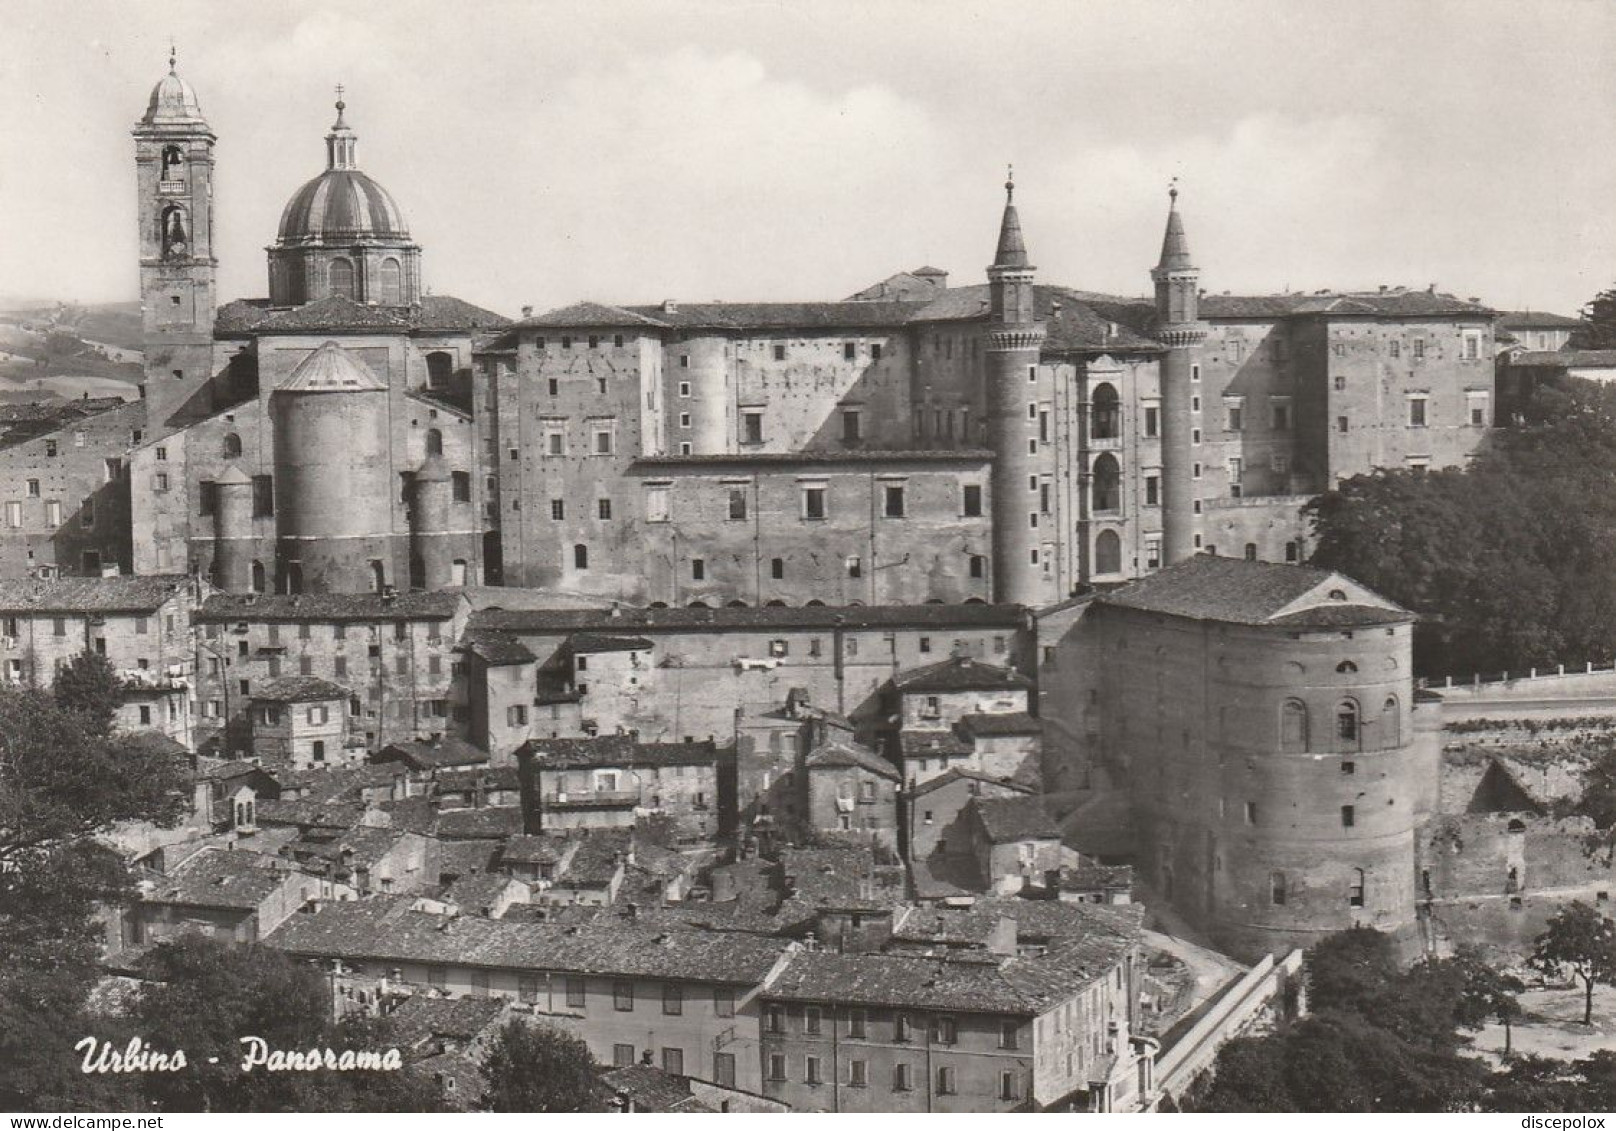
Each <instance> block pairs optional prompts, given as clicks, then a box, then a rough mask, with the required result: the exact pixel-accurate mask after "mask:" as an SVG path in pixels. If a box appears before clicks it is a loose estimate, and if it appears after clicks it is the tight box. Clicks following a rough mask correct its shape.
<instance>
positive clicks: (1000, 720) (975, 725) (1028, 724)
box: [955, 711, 1044, 738]
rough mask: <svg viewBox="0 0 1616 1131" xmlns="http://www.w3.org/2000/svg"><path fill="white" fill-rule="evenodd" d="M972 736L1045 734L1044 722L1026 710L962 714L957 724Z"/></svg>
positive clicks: (993, 736)
mask: <svg viewBox="0 0 1616 1131" xmlns="http://www.w3.org/2000/svg"><path fill="white" fill-rule="evenodd" d="M955 725H956V726H957V727H959V728H960V729H961V730H963V731H964V732H965V733H966V734H968V735H970V736H971V737H972V738H998V737H1006V736H1011V735H1024V734H1043V733H1044V724H1043V723H1041V722H1039V721H1038V720H1037V719H1035V718H1033V717H1032V716H1031V715H1029V714H1027V712H1025V711H1012V712H1010V713H1009V714H1004V715H990V714H988V713H986V712H984V711H973V712H971V713H970V714H967V715H961V716H960V719H959V722H958V723H956V724H955Z"/></svg>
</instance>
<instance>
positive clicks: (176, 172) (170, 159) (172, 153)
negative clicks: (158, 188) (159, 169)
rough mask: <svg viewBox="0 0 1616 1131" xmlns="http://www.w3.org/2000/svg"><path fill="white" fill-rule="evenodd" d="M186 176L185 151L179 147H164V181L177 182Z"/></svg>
mask: <svg viewBox="0 0 1616 1131" xmlns="http://www.w3.org/2000/svg"><path fill="white" fill-rule="evenodd" d="M184 175H185V151H184V150H182V149H181V148H180V147H179V146H177V145H165V146H163V180H165V181H177V180H179V179H180V178H181V177H183V176H184Z"/></svg>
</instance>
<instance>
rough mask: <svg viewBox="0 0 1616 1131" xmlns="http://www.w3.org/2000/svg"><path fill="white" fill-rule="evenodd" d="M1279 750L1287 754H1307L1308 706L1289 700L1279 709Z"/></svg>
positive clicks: (1296, 700)
mask: <svg viewBox="0 0 1616 1131" xmlns="http://www.w3.org/2000/svg"><path fill="white" fill-rule="evenodd" d="M1279 748H1280V750H1282V751H1283V752H1284V753H1286V754H1305V753H1306V752H1307V704H1306V703H1304V702H1302V701H1301V700H1300V699H1287V700H1285V705H1284V706H1283V707H1281V708H1280V709H1279Z"/></svg>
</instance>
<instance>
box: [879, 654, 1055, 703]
mask: <svg viewBox="0 0 1616 1131" xmlns="http://www.w3.org/2000/svg"><path fill="white" fill-rule="evenodd" d="M892 683H893V686H895V687H896V688H897V689H898V690H899V691H902V692H903V693H904V694H906V695H910V694H921V693H930V692H936V691H1005V690H1010V689H1013V688H1027V687H1031V686H1032V680H1030V679H1028V678H1027V677H1026V676H1024V675H1022V674H1021V673H1020V672H1018V671H1015V670H1013V669H1011V668H1000V667H995V666H993V665H992V664H983V663H978V662H977V661H976V660H973V659H971V658H970V657H969V656H953V657H950V658H949V659H947V660H943V661H941V662H940V663H935V664H927V665H926V666H925V667H923V668H910V669H909V670H908V671H904V672H899V673H898V674H897V675H895V676H893V677H892Z"/></svg>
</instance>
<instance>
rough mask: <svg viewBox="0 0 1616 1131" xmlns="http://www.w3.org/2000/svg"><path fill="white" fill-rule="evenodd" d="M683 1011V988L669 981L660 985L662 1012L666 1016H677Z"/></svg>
mask: <svg viewBox="0 0 1616 1131" xmlns="http://www.w3.org/2000/svg"><path fill="white" fill-rule="evenodd" d="M684 1011H685V995H684V990H683V989H682V988H680V986H679V985H678V984H677V983H673V982H669V983H667V984H666V985H664V986H663V987H662V1012H663V1014H665V1015H666V1016H668V1017H678V1016H680V1015H681V1014H683V1013H684Z"/></svg>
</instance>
